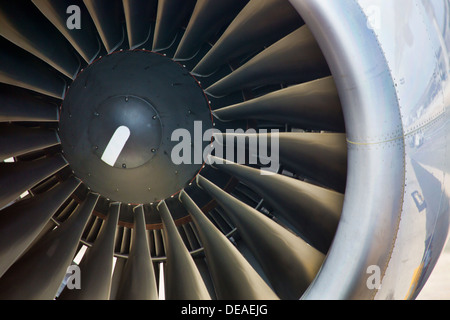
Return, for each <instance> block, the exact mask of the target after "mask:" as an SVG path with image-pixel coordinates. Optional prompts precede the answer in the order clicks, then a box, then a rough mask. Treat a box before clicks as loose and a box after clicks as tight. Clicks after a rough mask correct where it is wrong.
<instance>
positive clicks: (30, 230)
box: [0, 177, 80, 277]
mask: <svg viewBox="0 0 450 320" xmlns="http://www.w3.org/2000/svg"><path fill="white" fill-rule="evenodd" d="M79 185H80V181H79V180H78V179H76V178H74V177H71V178H69V179H68V180H66V181H65V182H63V183H61V184H59V185H58V186H56V187H55V188H53V189H51V190H49V191H48V192H45V193H44V194H42V195H38V196H35V197H33V198H31V199H27V200H22V201H20V202H18V203H16V204H14V205H12V206H10V207H8V208H6V209H4V210H3V211H2V212H1V214H0V257H1V259H0V277H1V276H2V275H3V274H4V273H5V271H6V270H8V268H9V267H10V266H11V265H12V264H13V263H14V262H15V261H16V260H17V259H18V258H19V257H20V255H22V254H23V253H24V252H25V250H26V249H27V248H28V247H29V246H30V244H31V243H33V241H34V239H35V238H36V237H37V236H38V235H39V234H40V232H41V231H42V230H43V229H44V228H45V226H46V225H47V223H48V221H49V220H50V218H51V217H52V216H53V215H54V214H55V213H56V211H57V210H58V209H59V208H60V207H61V206H62V205H63V203H64V202H65V201H66V200H67V199H69V197H70V196H71V195H72V194H73V193H74V192H75V190H76V189H77V187H78V186H79Z"/></svg>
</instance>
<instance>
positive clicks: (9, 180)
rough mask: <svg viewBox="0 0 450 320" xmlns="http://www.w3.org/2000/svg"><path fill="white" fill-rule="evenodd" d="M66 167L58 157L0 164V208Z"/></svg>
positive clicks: (63, 161)
mask: <svg viewBox="0 0 450 320" xmlns="http://www.w3.org/2000/svg"><path fill="white" fill-rule="evenodd" d="M67 165H68V164H67V162H66V161H65V160H64V159H63V158H62V157H60V156H57V157H51V158H43V159H39V160H35V161H29V162H14V163H0V208H3V207H4V206H6V205H8V204H9V203H11V202H12V201H15V200H16V199H17V198H18V197H19V196H20V195H21V194H22V193H23V192H25V191H27V190H30V189H31V188H32V187H34V186H35V185H37V184H38V183H39V182H41V181H43V180H44V179H46V178H48V177H50V176H51V175H54V174H55V173H56V172H58V171H60V170H61V169H62V168H64V167H66V166H67Z"/></svg>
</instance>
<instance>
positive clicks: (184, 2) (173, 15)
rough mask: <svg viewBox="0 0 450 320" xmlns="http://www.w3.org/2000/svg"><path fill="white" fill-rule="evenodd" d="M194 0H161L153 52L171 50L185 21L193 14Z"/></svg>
mask: <svg viewBox="0 0 450 320" xmlns="http://www.w3.org/2000/svg"><path fill="white" fill-rule="evenodd" d="M194 5H195V1H193V0H159V1H158V13H157V16H156V26H155V34H154V37H153V51H160V50H164V49H167V48H169V47H170V46H171V45H172V43H173V42H174V40H175V37H176V36H177V33H178V29H179V28H180V27H181V24H182V23H183V21H184V20H185V19H186V18H188V15H190V14H191V13H192V8H194Z"/></svg>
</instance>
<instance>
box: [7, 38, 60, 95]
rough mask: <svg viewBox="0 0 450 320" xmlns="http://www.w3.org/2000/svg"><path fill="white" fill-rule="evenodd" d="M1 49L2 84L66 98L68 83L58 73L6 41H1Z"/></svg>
mask: <svg viewBox="0 0 450 320" xmlns="http://www.w3.org/2000/svg"><path fill="white" fill-rule="evenodd" d="M5 42H6V43H5ZM0 47H1V48H2V50H0V82H2V83H6V84H10V85H13V86H16V87H21V88H25V89H29V90H32V91H36V92H39V93H42V94H44V95H47V96H50V97H54V98H57V99H62V98H63V97H64V93H65V91H66V82H65V81H64V79H63V78H61V77H59V75H58V74H57V73H56V71H55V72H53V71H52V70H49V69H48V66H47V65H46V64H45V63H44V62H42V61H41V60H40V59H38V58H36V57H35V56H33V55H30V54H29V53H27V52H26V51H23V50H22V49H20V48H19V47H17V46H15V45H13V44H12V43H10V42H9V41H7V40H5V39H2V40H0Z"/></svg>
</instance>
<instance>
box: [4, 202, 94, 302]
mask: <svg viewBox="0 0 450 320" xmlns="http://www.w3.org/2000/svg"><path fill="white" fill-rule="evenodd" d="M98 198H99V196H98V195H97V194H92V193H90V194H89V195H88V197H87V198H86V200H85V201H84V202H83V204H82V205H81V206H80V207H79V209H78V210H77V211H76V212H75V213H74V214H73V215H72V216H70V218H69V219H68V220H67V221H66V222H64V223H63V224H62V225H61V226H60V227H59V228H57V229H55V230H54V231H52V232H50V233H49V234H47V235H46V236H44V237H43V238H42V239H41V241H39V242H38V243H36V245H35V246H33V247H32V248H31V249H30V250H29V251H28V252H27V253H26V254H25V255H23V256H22V257H21V258H20V259H19V260H18V261H17V262H16V263H15V264H14V265H13V266H12V267H11V268H9V269H8V271H7V272H6V273H5V274H4V276H3V277H2V278H0V287H1V288H2V290H1V291H0V299H2V300H3V299H5V300H51V299H54V298H55V295H56V293H57V291H58V288H59V287H60V285H61V282H62V281H63V279H64V276H65V275H66V272H67V267H68V266H70V264H71V262H72V259H73V257H74V255H75V253H76V250H77V247H78V244H79V241H80V238H81V234H82V232H83V229H84V227H85V225H86V223H87V221H88V219H89V216H90V215H91V213H92V211H93V210H94V208H95V205H96V203H97V200H98Z"/></svg>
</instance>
